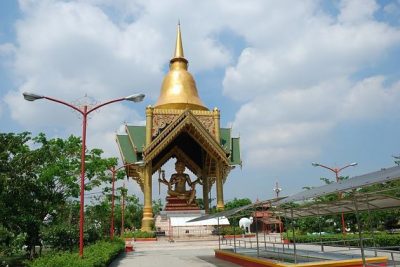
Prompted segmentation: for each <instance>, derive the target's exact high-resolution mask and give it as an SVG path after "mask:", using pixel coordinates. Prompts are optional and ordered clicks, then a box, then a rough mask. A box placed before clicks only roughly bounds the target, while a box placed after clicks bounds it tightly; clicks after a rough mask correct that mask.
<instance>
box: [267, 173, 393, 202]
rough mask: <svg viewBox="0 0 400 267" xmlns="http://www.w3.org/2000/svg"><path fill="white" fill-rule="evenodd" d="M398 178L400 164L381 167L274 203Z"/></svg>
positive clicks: (307, 197) (322, 194)
mask: <svg viewBox="0 0 400 267" xmlns="http://www.w3.org/2000/svg"><path fill="white" fill-rule="evenodd" d="M399 178H400V166H395V167H391V168H382V169H381V170H380V171H376V172H371V173H367V174H363V175H359V176H355V177H352V178H350V179H347V180H342V181H339V182H338V183H332V184H327V185H324V186H320V187H315V188H311V189H309V190H305V191H302V192H299V193H297V194H294V195H292V196H290V197H288V198H285V199H282V200H280V201H279V202H278V203H275V205H277V206H279V205H282V204H285V203H290V202H296V201H305V200H307V199H310V198H315V197H320V196H324V195H327V194H332V193H339V192H343V191H348V190H351V189H356V188H360V187H364V186H368V185H372V184H377V183H384V182H388V181H392V180H396V179H399Z"/></svg>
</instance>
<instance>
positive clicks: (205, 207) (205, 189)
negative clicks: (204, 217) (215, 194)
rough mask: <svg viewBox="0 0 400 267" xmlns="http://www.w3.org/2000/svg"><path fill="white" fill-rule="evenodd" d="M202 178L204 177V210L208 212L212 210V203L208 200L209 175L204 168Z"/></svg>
mask: <svg viewBox="0 0 400 267" xmlns="http://www.w3.org/2000/svg"><path fill="white" fill-rule="evenodd" d="M201 176H202V177H201V178H202V179H203V203H204V210H205V211H206V213H209V212H210V203H209V202H208V177H207V174H206V172H205V171H204V170H203V172H202V174H201Z"/></svg>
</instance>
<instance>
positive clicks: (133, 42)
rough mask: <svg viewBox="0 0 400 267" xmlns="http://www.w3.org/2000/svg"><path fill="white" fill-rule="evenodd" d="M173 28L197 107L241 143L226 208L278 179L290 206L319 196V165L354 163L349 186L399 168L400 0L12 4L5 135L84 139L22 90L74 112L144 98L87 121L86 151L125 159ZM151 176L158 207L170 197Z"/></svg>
mask: <svg viewBox="0 0 400 267" xmlns="http://www.w3.org/2000/svg"><path fill="white" fill-rule="evenodd" d="M178 20H180V22H181V30H182V38H183V47H184V52H185V57H186V58H187V59H188V60H189V71H190V72H191V73H192V74H193V76H194V78H195V80H196V83H197V88H198V91H199V95H200V97H201V99H202V101H203V102H204V103H205V105H206V106H207V107H208V108H210V109H212V108H214V107H218V108H219V109H220V110H221V124H222V126H223V127H232V131H233V133H234V135H235V136H240V144H241V153H242V160H243V165H242V168H240V167H237V168H235V169H234V170H232V171H231V173H230V175H229V178H228V180H227V182H226V183H225V185H224V198H225V201H229V200H232V199H233V198H235V197H237V198H245V197H248V198H250V199H252V200H255V199H267V198H271V197H273V195H274V192H273V188H274V186H275V183H276V182H278V183H279V187H280V188H282V192H281V195H290V194H294V193H296V192H299V191H301V190H302V187H304V186H319V185H322V183H323V182H322V181H320V179H319V178H320V177H326V178H331V179H334V173H332V172H329V171H328V170H326V169H323V168H318V167H313V166H312V165H311V162H318V163H321V164H324V165H327V166H329V167H342V166H345V165H347V164H349V163H352V162H357V163H358V165H357V166H356V167H349V168H346V169H345V170H343V172H342V175H343V176H350V177H352V176H356V175H361V174H365V173H368V172H372V171H376V170H379V169H381V168H384V167H389V166H393V165H394V160H393V157H392V156H393V155H399V154H400V139H399V132H400V123H399V121H400V113H399V111H400V105H399V103H400V0H393V1H383V0H382V1H373V0H343V1H316V0H313V1H306V0H304V1H303V0H302V1H292V0H287V1H285V0H282V1H265V0H259V1H257V0H250V1H244V0H243V1H240V0H238V1H229V0H217V1H214V0H212V1H211V0H204V1H195V0H189V1H183V0H169V1H156V0H138V1H134V0H115V1H107V0H80V1H74V0H69V1H56V0H41V1H34V0H20V1H14V0H3V1H0V131H1V132H23V131H29V132H32V134H34V135H36V134H37V133H40V132H44V133H46V135H47V136H48V137H51V138H52V137H67V136H69V135H71V134H74V135H77V136H80V135H81V128H82V127H81V126H82V125H81V124H82V121H81V119H80V117H79V115H78V114H77V113H76V112H74V111H72V110H70V109H67V108H66V107H64V106H62V105H57V104H55V103H52V102H49V101H44V100H41V101H36V102H28V101H25V100H24V99H23V97H22V92H25V91H29V92H34V93H38V94H41V95H46V96H50V97H54V98H58V99H62V100H65V101H67V102H69V103H73V104H79V103H82V102H83V101H86V102H84V103H92V104H93V103H101V102H104V101H107V100H110V99H115V98H119V97H123V96H127V95H130V94H133V93H144V94H146V98H145V100H144V101H143V102H142V103H131V102H130V103H122V102H120V103H116V104H112V105H109V106H106V107H104V108H102V109H101V110H99V111H96V112H95V113H94V114H92V115H91V116H90V120H89V123H88V139H87V140H88V147H89V148H95V147H96V148H101V149H103V150H104V155H105V156H117V157H119V152H118V148H117V145H116V143H115V134H116V133H117V132H120V131H121V128H122V127H121V126H123V125H124V124H125V123H128V124H134V125H144V123H145V107H146V106H148V105H154V103H155V102H156V100H157V98H158V96H159V93H160V88H161V83H162V79H163V77H164V76H165V74H166V73H167V71H168V64H169V60H170V59H171V57H172V55H173V51H174V46H175V38H176V25H177V22H178ZM171 166H172V163H171V162H170V163H169V167H168V166H167V167H166V168H167V176H168V175H170V174H171V172H172V167H171ZM156 178H157V177H154V183H153V188H154V189H153V198H154V199H157V198H159V197H163V196H164V195H165V188H163V190H162V191H163V192H162V194H161V195H158V192H157V191H158V190H157V187H158V185H157V183H156ZM192 178H194V177H192ZM128 184H129V185H128V187H129V192H130V193H131V194H136V195H138V196H139V197H140V198H142V194H141V192H140V189H139V187H138V186H137V185H136V184H134V183H132V182H129V183H128ZM198 191H201V190H198ZM199 195H201V192H200V193H199ZM212 195H213V196H215V190H214V191H213V192H212Z"/></svg>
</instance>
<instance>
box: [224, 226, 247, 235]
mask: <svg viewBox="0 0 400 267" xmlns="http://www.w3.org/2000/svg"><path fill="white" fill-rule="evenodd" d="M244 233H245V231H244V229H243V228H240V227H238V226H226V227H223V228H222V229H221V235H242V234H244Z"/></svg>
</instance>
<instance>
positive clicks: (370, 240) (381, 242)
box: [284, 233, 400, 247]
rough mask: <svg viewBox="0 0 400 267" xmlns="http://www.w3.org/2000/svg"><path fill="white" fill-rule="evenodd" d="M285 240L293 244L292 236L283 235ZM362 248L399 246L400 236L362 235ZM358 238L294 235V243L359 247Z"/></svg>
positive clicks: (356, 236) (337, 235) (333, 235)
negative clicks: (344, 242) (343, 243)
mask: <svg viewBox="0 0 400 267" xmlns="http://www.w3.org/2000/svg"><path fill="white" fill-rule="evenodd" d="M284 238H285V239H289V241H290V242H293V236H292V235H291V234H289V235H288V234H285V237H284ZM363 238H364V241H363V243H364V246H367V247H373V246H374V245H375V246H377V247H392V246H399V245H400V234H386V233H375V234H374V235H372V234H370V233H363ZM358 239H359V236H358V234H346V236H345V238H344V239H343V235H342V234H327V235H326V234H324V235H321V237H320V236H319V235H318V234H317V235H296V243H319V242H320V241H321V240H322V242H324V243H327V244H329V241H343V240H345V241H346V245H350V246H359V240H358ZM332 244H337V245H341V243H340V242H335V243H332Z"/></svg>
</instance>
